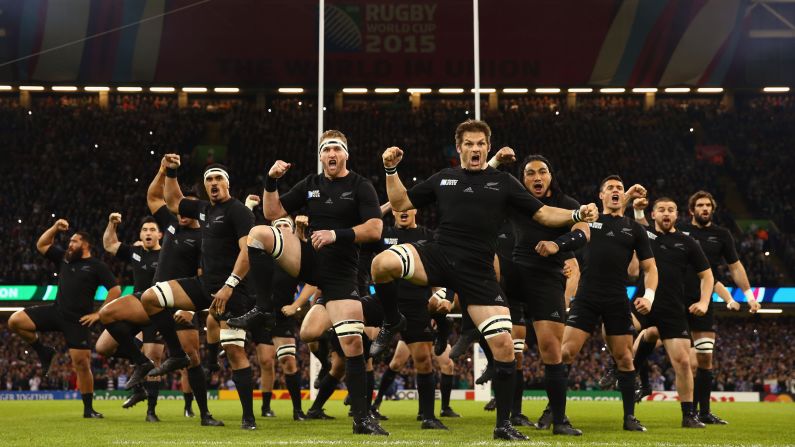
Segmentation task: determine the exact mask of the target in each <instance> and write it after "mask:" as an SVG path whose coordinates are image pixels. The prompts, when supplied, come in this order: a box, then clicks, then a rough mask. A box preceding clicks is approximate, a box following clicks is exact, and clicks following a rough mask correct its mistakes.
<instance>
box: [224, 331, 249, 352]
mask: <svg viewBox="0 0 795 447" xmlns="http://www.w3.org/2000/svg"><path fill="white" fill-rule="evenodd" d="M225 345H235V346H240V347H241V348H242V347H244V346H245V345H246V331H245V330H244V329H231V328H230V329H221V346H225Z"/></svg>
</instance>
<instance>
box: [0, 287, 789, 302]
mask: <svg viewBox="0 0 795 447" xmlns="http://www.w3.org/2000/svg"><path fill="white" fill-rule="evenodd" d="M727 289H728V290H729V293H731V295H732V297H734V299H735V301H737V302H738V303H744V302H745V301H746V299H745V294H743V292H742V290H740V289H739V288H737V287H727ZM132 290H133V286H124V287H122V296H124V295H129V294H131V293H132ZM636 291H637V288H636V287H627V297H628V298H632V297H633V296H635V292H636ZM751 291H752V292H753V293H754V296H756V298H757V299H758V300H759V302H760V303H771V304H787V303H795V287H752V288H751ZM57 293H58V286H55V285H49V286H31V285H10V286H0V302H3V301H15V302H16V301H19V302H22V301H53V300H55V296H56V294H57ZM372 293H373V294H374V293H375V290H374V289H373V291H372ZM107 294H108V291H107V290H106V289H105V288H104V287H101V286H100V287H99V288H98V289H97V292H96V294H95V295H94V299H95V300H96V301H104V300H105V296H106V295H107ZM712 301H713V302H716V303H722V302H723V300H721V299H720V298H719V297H718V295H717V294H712Z"/></svg>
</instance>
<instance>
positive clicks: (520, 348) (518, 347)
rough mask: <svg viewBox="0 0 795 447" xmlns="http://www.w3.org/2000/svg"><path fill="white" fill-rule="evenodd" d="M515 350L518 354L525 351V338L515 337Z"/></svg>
mask: <svg viewBox="0 0 795 447" xmlns="http://www.w3.org/2000/svg"><path fill="white" fill-rule="evenodd" d="M513 352H515V353H517V354H520V353H522V352H524V340H522V339H521V338H514V339H513Z"/></svg>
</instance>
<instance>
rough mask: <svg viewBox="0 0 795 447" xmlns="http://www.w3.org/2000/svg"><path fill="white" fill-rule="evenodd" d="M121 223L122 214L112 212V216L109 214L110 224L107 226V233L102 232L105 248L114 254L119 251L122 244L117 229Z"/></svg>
mask: <svg viewBox="0 0 795 447" xmlns="http://www.w3.org/2000/svg"><path fill="white" fill-rule="evenodd" d="M120 223H121V214H120V213H110V216H108V226H107V227H105V233H103V234H102V246H103V247H104V248H105V251H106V252H108V253H110V254H111V255H113V256H116V252H117V251H119V246H120V245H121V242H119V237H118V236H117V235H116V229H117V228H118V227H119V224H120Z"/></svg>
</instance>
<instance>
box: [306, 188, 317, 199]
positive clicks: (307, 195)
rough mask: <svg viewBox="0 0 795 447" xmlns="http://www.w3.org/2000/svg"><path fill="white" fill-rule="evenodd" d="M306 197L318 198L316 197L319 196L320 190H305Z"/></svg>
mask: <svg viewBox="0 0 795 447" xmlns="http://www.w3.org/2000/svg"><path fill="white" fill-rule="evenodd" d="M306 198H307V199H318V198H320V190H319V189H314V190H312V191H307V192H306Z"/></svg>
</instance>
